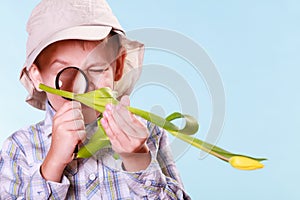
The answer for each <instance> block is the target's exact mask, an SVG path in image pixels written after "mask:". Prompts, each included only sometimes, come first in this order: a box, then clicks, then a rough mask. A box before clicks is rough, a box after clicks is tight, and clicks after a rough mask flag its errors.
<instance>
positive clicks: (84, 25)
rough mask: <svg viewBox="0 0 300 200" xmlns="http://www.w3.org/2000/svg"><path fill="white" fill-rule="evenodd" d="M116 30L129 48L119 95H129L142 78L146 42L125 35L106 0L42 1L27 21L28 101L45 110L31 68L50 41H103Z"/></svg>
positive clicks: (43, 95)
mask: <svg viewBox="0 0 300 200" xmlns="http://www.w3.org/2000/svg"><path fill="white" fill-rule="evenodd" d="M111 31H114V32H116V33H118V34H120V35H121V36H122V40H121V41H122V46H123V47H124V48H125V49H126V50H127V56H126V59H125V66H124V72H123V74H124V75H123V77H122V78H121V79H120V80H119V81H118V82H116V83H115V84H114V85H115V88H114V90H116V91H117V92H118V96H119V97H120V96H123V95H129V94H130V92H131V91H132V90H133V87H134V85H135V83H136V81H137V80H138V78H139V77H140V73H141V67H142V62H143V55H144V45H143V44H141V43H139V42H137V41H130V40H128V39H126V38H125V32H124V30H123V29H122V27H121V25H120V23H119V21H118V20H117V18H116V17H115V16H114V14H113V13H112V11H111V9H110V7H109V5H108V4H107V3H106V1H105V0H63V1H62V0H42V1H41V2H40V3H39V4H38V5H37V6H36V7H35V8H34V10H33V11H32V13H31V16H30V18H29V20H28V23H27V32H28V39H27V46H26V61H25V65H24V67H23V69H22V71H21V75H20V81H21V82H22V84H23V85H24V86H25V88H26V89H27V91H28V92H29V95H28V97H27V98H26V102H28V103H29V104H30V105H32V106H34V107H36V108H38V109H42V110H44V109H45V102H46V93H45V92H39V91H38V90H37V89H36V88H35V87H34V85H33V82H32V81H31V79H30V76H29V74H28V70H29V69H30V68H31V66H32V64H33V62H34V61H35V59H36V58H37V56H38V55H39V54H40V53H41V51H42V50H43V49H45V48H46V47H47V46H49V45H50V44H52V43H54V42H57V41H61V40H67V39H79V40H102V39H104V38H106V37H107V36H108V34H109V33H110V32H111Z"/></svg>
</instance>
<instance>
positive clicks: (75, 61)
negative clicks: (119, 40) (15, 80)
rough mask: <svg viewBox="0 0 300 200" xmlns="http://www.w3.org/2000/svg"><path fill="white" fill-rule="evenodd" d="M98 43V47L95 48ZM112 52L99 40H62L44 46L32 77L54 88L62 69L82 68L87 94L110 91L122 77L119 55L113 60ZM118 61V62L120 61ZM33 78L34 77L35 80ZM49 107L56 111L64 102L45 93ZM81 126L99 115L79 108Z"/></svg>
mask: <svg viewBox="0 0 300 200" xmlns="http://www.w3.org/2000/svg"><path fill="white" fill-rule="evenodd" d="M99 44H100V45H99ZM116 55H117V54H116V50H115V49H114V48H113V46H112V45H110V46H108V45H105V46H104V45H102V44H101V42H99V41H80V40H66V41H60V42H56V43H54V44H52V45H50V46H49V47H47V48H46V49H45V50H44V51H43V52H42V53H41V54H40V55H39V57H38V58H37V62H36V65H38V67H37V66H35V65H34V66H33V68H34V67H35V68H36V69H33V70H31V71H33V74H35V76H37V74H38V76H39V79H40V80H39V82H41V83H44V84H46V85H48V86H51V87H55V78H56V75H57V74H58V73H59V72H60V71H61V70H62V69H64V68H66V67H70V66H75V67H78V68H80V69H82V70H83V71H84V72H85V74H86V75H87V78H88V79H89V88H88V90H89V91H92V90H95V89H98V88H101V87H110V88H113V85H114V81H117V80H118V79H120V78H121V76H122V71H123V61H124V60H122V59H123V58H122V56H121V57H120V58H118V59H117V60H116ZM120 59H121V61H120ZM35 76H34V77H35ZM47 97H48V100H49V101H50V103H51V105H52V107H53V108H54V109H55V110H58V109H59V108H60V107H61V106H62V105H63V104H64V103H65V102H66V101H68V100H65V99H63V98H62V97H60V96H57V95H53V94H47ZM82 112H83V116H84V119H85V123H90V122H92V121H93V120H95V119H96V118H97V117H98V115H99V113H97V112H96V111H94V110H93V109H91V108H88V107H86V106H84V105H83V106H82Z"/></svg>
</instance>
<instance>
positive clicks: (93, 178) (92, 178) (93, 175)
mask: <svg viewBox="0 0 300 200" xmlns="http://www.w3.org/2000/svg"><path fill="white" fill-rule="evenodd" d="M89 179H90V180H91V181H93V180H95V179H96V175H95V174H94V173H92V174H90V175H89Z"/></svg>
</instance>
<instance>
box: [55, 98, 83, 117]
mask: <svg viewBox="0 0 300 200" xmlns="http://www.w3.org/2000/svg"><path fill="white" fill-rule="evenodd" d="M74 109H79V110H81V104H80V103H79V102H77V101H67V102H65V103H64V104H63V105H62V107H61V108H60V109H59V110H57V112H56V114H55V115H56V116H57V117H58V116H61V115H63V114H65V113H66V112H67V111H69V110H74Z"/></svg>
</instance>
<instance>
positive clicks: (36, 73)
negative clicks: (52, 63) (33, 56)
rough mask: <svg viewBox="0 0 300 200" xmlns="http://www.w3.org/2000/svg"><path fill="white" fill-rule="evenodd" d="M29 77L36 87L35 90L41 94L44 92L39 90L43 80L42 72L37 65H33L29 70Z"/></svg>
mask: <svg viewBox="0 0 300 200" xmlns="http://www.w3.org/2000/svg"><path fill="white" fill-rule="evenodd" d="M29 76H30V79H31V80H32V83H33V85H34V87H35V89H36V90H37V91H39V92H42V90H41V89H40V88H39V85H40V83H42V82H43V81H42V80H43V79H42V76H41V73H40V70H39V68H38V66H37V65H36V64H32V66H31V67H30V69H29Z"/></svg>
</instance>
